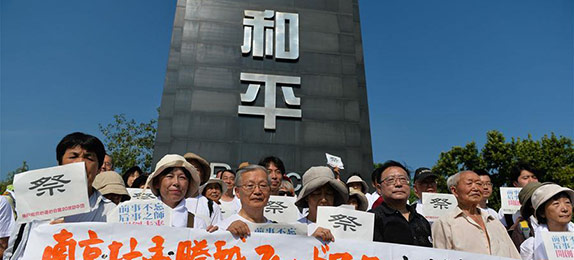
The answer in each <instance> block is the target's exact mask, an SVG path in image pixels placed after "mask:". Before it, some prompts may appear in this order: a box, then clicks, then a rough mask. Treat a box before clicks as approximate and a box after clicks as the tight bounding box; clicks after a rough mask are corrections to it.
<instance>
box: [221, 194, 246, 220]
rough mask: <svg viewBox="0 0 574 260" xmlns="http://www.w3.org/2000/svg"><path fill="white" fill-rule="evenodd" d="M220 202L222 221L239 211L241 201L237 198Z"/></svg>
mask: <svg viewBox="0 0 574 260" xmlns="http://www.w3.org/2000/svg"><path fill="white" fill-rule="evenodd" d="M219 202H221V205H219V206H220V207H221V217H222V219H226V218H228V217H229V216H231V215H233V214H235V213H238V212H239V210H240V209H241V201H240V200H239V199H238V198H237V197H233V200H231V201H223V200H222V199H220V200H219Z"/></svg>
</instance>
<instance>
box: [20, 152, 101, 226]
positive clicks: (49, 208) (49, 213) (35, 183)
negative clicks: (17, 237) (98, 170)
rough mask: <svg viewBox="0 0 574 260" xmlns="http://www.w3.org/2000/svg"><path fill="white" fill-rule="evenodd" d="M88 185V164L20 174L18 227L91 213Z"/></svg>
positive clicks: (76, 164)
mask: <svg viewBox="0 0 574 260" xmlns="http://www.w3.org/2000/svg"><path fill="white" fill-rule="evenodd" d="M87 182H88V181H87V179H86V168H85V166H84V162H79V163H71V164H66V165H62V166H56V167H50V168H44V169H39V170H32V171H27V172H23V173H19V174H16V175H15V176H14V193H15V194H16V197H17V198H18V203H17V204H16V211H17V212H18V220H17V221H18V223H26V222H30V221H32V220H49V219H57V218H61V217H66V216H72V215H76V214H80V213H85V212H89V211H90V202H89V198H88V188H87V187H88V184H87Z"/></svg>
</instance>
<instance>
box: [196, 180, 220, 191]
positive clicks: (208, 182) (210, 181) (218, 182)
mask: <svg viewBox="0 0 574 260" xmlns="http://www.w3.org/2000/svg"><path fill="white" fill-rule="evenodd" d="M212 183H216V184H219V186H220V187H221V194H225V192H226V191H227V184H225V182H223V180H221V179H209V180H208V181H207V182H206V183H205V184H203V185H201V186H199V194H203V190H205V187H207V185H209V184H212Z"/></svg>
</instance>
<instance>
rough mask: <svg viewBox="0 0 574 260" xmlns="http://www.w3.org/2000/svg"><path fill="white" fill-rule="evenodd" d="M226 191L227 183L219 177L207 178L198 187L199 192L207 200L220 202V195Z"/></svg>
mask: <svg viewBox="0 0 574 260" xmlns="http://www.w3.org/2000/svg"><path fill="white" fill-rule="evenodd" d="M226 191H227V185H225V183H224V182H223V181H222V180H221V179H209V180H208V181H207V182H206V183H205V184H203V185H202V186H201V187H200V188H199V193H200V194H201V195H203V196H205V197H206V198H208V199H209V200H211V201H213V202H215V203H217V204H221V201H220V199H221V196H222V195H223V194H224V193H225V192H226Z"/></svg>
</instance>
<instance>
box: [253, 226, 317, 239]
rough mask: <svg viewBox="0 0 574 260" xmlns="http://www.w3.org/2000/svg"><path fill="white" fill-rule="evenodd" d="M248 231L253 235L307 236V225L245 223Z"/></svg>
mask: <svg viewBox="0 0 574 260" xmlns="http://www.w3.org/2000/svg"><path fill="white" fill-rule="evenodd" d="M247 225H248V226H249V230H253V232H255V233H267V234H282V235H298V236H306V235H307V224H303V223H291V224H281V223H262V224H258V223H247Z"/></svg>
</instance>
